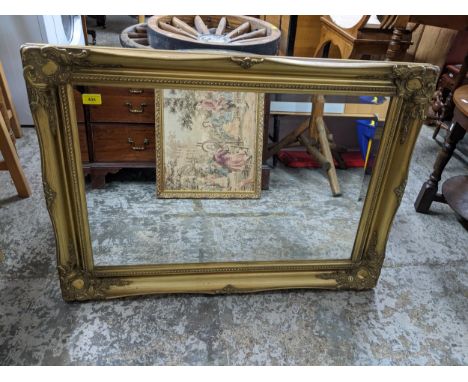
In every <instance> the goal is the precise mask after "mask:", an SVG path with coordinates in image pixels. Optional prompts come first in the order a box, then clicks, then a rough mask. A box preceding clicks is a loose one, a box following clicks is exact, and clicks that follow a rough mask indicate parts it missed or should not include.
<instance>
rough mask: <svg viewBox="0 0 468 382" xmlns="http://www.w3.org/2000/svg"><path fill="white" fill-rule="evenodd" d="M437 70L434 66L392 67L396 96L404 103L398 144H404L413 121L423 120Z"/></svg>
mask: <svg viewBox="0 0 468 382" xmlns="http://www.w3.org/2000/svg"><path fill="white" fill-rule="evenodd" d="M438 73H439V69H438V68H437V67H435V66H423V67H421V66H411V65H407V66H400V65H395V66H394V67H393V75H392V77H393V81H394V83H395V85H396V87H397V95H398V96H400V97H403V99H404V100H405V101H407V102H405V106H404V110H403V111H402V119H401V121H400V126H401V127H400V132H399V134H400V143H401V144H404V143H405V142H406V138H407V137H408V133H409V131H410V128H411V123H412V121H414V120H420V121H422V120H424V118H425V117H426V111H427V108H428V106H429V101H430V100H431V97H432V94H433V93H434V90H435V86H436V81H437V76H438Z"/></svg>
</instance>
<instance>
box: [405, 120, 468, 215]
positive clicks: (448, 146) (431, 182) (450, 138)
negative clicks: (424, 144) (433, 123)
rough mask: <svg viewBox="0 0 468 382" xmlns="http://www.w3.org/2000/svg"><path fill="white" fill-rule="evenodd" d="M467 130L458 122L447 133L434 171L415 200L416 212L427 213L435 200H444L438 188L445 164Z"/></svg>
mask: <svg viewBox="0 0 468 382" xmlns="http://www.w3.org/2000/svg"><path fill="white" fill-rule="evenodd" d="M465 133H466V131H465V129H464V128H463V127H461V126H460V125H459V124H458V123H455V124H454V125H453V128H452V130H451V131H450V133H449V134H448V135H447V138H446V139H445V142H444V145H443V146H442V149H441V150H440V151H439V153H438V155H437V159H436V161H435V163H434V171H433V172H432V174H431V176H430V177H429V179H428V180H427V181H426V182H424V184H423V185H422V187H421V191H419V195H418V197H417V198H416V201H415V202H414V208H415V210H416V212H421V213H427V212H428V211H429V208H430V207H431V204H432V202H433V201H434V200H436V201H443V196H441V195H438V194H437V188H438V185H439V181H440V178H441V177H442V172H443V171H444V168H445V166H446V165H447V163H448V161H449V160H450V158H451V157H452V155H453V152H454V150H455V148H456V146H457V143H458V142H459V141H460V140H461V139H462V138H463V137H464V135H465Z"/></svg>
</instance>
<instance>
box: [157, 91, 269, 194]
mask: <svg viewBox="0 0 468 382" xmlns="http://www.w3.org/2000/svg"><path fill="white" fill-rule="evenodd" d="M155 102H156V108H155V109H156V119H155V120H156V179H157V195H158V197H161V198H259V197H260V189H261V173H262V171H261V170H262V169H261V167H262V136H263V113H264V95H263V94H258V93H253V92H231V91H202V90H184V89H182V90H181V89H164V90H156V91H155Z"/></svg>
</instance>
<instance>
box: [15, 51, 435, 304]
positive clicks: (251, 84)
mask: <svg viewBox="0 0 468 382" xmlns="http://www.w3.org/2000/svg"><path fill="white" fill-rule="evenodd" d="M21 56H22V60H23V70H24V77H25V80H26V85H27V90H28V96H29V102H30V106H31V110H32V113H33V117H34V121H35V124H36V128H37V132H38V138H39V144H40V148H41V160H42V171H43V180H44V195H45V199H46V203H47V208H48V210H49V213H50V217H51V220H52V224H53V227H54V232H55V236H56V242H57V259H58V267H57V268H58V273H59V278H60V284H61V288H62V294H63V297H64V299H65V300H67V301H75V300H77V301H83V300H89V299H107V298H117V297H122V296H134V295H144V294H152V293H187V292H194V293H215V294H216V293H219V294H222V293H239V292H242V293H244V292H255V291H261V290H277V289H290V288H327V289H354V290H362V289H369V288H372V287H374V286H375V285H376V283H377V281H378V278H379V275H380V271H381V268H382V264H383V261H384V251H385V246H386V240H387V237H388V233H389V230H390V228H391V225H392V221H393V217H394V215H395V213H396V211H397V209H398V206H399V204H400V202H401V198H402V196H403V193H404V188H405V180H406V177H407V172H408V166H409V161H410V158H411V153H412V149H413V146H414V143H415V141H416V138H417V135H418V131H419V129H420V127H421V123H422V118H423V116H424V112H425V109H426V106H427V103H428V100H429V99H430V97H431V94H432V91H433V89H434V86H435V80H436V77H437V73H438V69H437V68H436V67H434V66H431V65H427V64H406V63H403V64H394V63H390V62H371V61H365V62H364V61H351V60H350V61H347V60H339V61H338V60H325V59H297V58H288V57H268V56H254V57H245V55H239V54H236V53H229V54H224V53H221V54H220V53H216V54H215V53H210V54H208V53H187V52H175V51H170V52H167V51H152V50H139V49H135V50H131V52H129V50H128V49H118V48H102V47H76V48H74V47H67V48H66V47H56V46H48V45H39V44H27V45H25V46H23V47H22V49H21ZM260 64H261V65H260ZM75 85H83V86H120V87H126V88H130V89H131V88H145V89H153V90H154V89H156V90H157V89H164V88H178V89H201V90H215V91H216V90H234V91H246V92H247V91H254V92H257V93H260V94H261V93H294V94H307V95H310V94H342V95H362V94H369V95H382V96H388V97H393V98H392V100H391V102H390V107H389V110H388V112H387V121H386V126H385V129H384V131H383V135H382V139H381V143H380V148H379V154H378V156H377V158H376V161H375V166H374V170H373V174H372V177H371V180H370V183H369V189H368V192H367V196H366V200H365V202H364V207H363V210H362V216H361V219H360V223H359V226H358V227H357V234H356V238H355V243H354V247H353V250H352V253H350V254H349V255H350V257H349V258H347V259H342V260H331V259H330V260H315V261H314V260H301V261H280V260H274V259H275V254H274V253H272V260H271V261H265V262H258V261H257V262H229V263H200V264H146V265H143V264H142V265H131V266H126V265H120V266H95V265H94V259H93V251H92V246H91V238H90V230H89V222H88V215H87V206H86V195H85V187H84V177H83V174H82V171H81V170H82V168H81V160H80V152H79V151H80V150H79V147H80V146H79V135H78V131H77V121H76V115H75V111H74V106H73V105H74V101H73V86H75ZM156 109H157V108H156ZM157 113H158V112H157ZM157 118H158V119H159V118H160V114H157ZM70 243H73V244H70ZM313 251H314V248H310V252H311V253H313Z"/></svg>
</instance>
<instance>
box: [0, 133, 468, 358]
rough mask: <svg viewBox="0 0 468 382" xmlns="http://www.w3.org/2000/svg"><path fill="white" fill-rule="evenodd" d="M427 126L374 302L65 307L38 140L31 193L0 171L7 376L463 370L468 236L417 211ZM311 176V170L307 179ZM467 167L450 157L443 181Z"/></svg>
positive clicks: (230, 298)
mask: <svg viewBox="0 0 468 382" xmlns="http://www.w3.org/2000/svg"><path fill="white" fill-rule="evenodd" d="M430 135H431V130H429V129H427V128H424V129H423V131H422V133H421V136H420V138H419V140H418V143H417V146H416V149H415V154H414V157H413V161H412V165H411V169H410V174H409V180H408V186H407V189H406V192H405V195H404V197H403V201H402V204H401V207H400V209H399V211H398V213H397V215H396V218H395V222H394V226H393V229H392V231H391V234H390V237H389V241H388V247H387V256H386V259H385V263H384V268H383V269H382V275H381V278H380V281H379V284H378V285H377V287H376V288H375V290H373V291H366V292H346V291H345V292H333V291H291V292H274V293H260V294H250V295H249V294H245V295H227V296H198V295H177V296H176V295H171V296H163V297H156V296H153V297H141V298H132V299H120V300H115V301H104V302H87V303H72V304H70V303H65V302H64V301H63V300H62V298H61V295H60V289H59V283H58V277H57V272H56V268H55V267H56V259H55V243H54V236H53V232H52V227H51V224H50V221H49V217H48V214H47V211H46V208H45V201H44V197H43V192H42V186H41V173H40V164H39V152H38V147H37V138H36V134H35V132H34V130H32V129H25V137H24V138H22V139H20V140H18V150H19V155H20V158H21V161H22V163H23V165H24V168H25V171H26V174H27V177H28V179H29V181H30V183H31V186H32V189H33V195H32V197H31V198H29V199H24V200H21V199H19V198H17V197H16V196H15V190H14V187H13V185H12V184H11V182H10V180H9V177H8V174H7V173H5V172H1V173H0V185H1V188H0V249H1V250H2V252H3V253H4V256H3V259H2V261H1V262H0V364H1V365H57V364H60V365H91V364H98V365H142V364H143V365H147V364H154V365H168V364H170V365H175V364H177V365H196V364H209V365H265V364H268V365H282V364H289V365H343V364H352V365H369V364H370V365H463V364H465V365H466V364H467V362H468V343H467V333H468V330H467V329H468V326H467V318H466V312H467V311H468V272H467V271H468V266H467V265H466V256H467V254H468V250H467V248H468V234H467V232H466V230H464V228H463V227H462V226H461V224H460V223H459V222H458V221H457V219H456V218H455V216H454V214H453V213H452V212H451V211H450V209H449V208H448V207H447V206H446V205H442V204H434V206H433V208H432V212H431V214H429V215H421V214H417V213H415V212H414V209H413V205H412V204H413V201H414V199H415V198H416V195H417V192H418V191H419V188H420V186H421V183H422V182H423V180H424V179H425V178H426V177H427V176H428V174H429V173H430V169H431V167H432V163H433V158H434V156H435V153H436V152H437V150H438V145H437V144H436V143H435V142H434V141H433V140H432V139H431V138H430ZM302 171H313V170H302ZM466 171H467V168H466V166H465V165H463V164H462V163H461V162H460V161H458V160H456V159H455V158H454V159H452V161H451V162H450V163H449V164H448V166H447V170H446V172H445V174H444V179H445V178H447V177H449V176H454V175H457V174H461V173H466Z"/></svg>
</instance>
